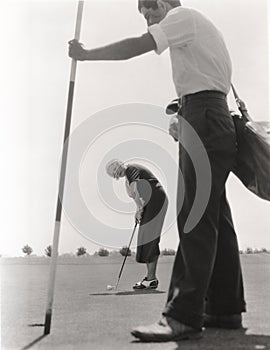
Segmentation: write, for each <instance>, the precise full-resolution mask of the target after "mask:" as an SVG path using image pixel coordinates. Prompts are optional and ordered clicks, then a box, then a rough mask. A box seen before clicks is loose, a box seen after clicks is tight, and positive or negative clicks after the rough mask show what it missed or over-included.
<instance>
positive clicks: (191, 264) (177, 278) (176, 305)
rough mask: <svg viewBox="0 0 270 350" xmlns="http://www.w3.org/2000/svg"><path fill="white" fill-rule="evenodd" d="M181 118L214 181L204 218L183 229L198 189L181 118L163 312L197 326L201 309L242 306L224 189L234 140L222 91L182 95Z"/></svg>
mask: <svg viewBox="0 0 270 350" xmlns="http://www.w3.org/2000/svg"><path fill="white" fill-rule="evenodd" d="M182 117H183V118H184V119H185V121H187V122H188V123H189V124H190V125H191V126H192V127H193V128H194V130H195V131H196V132H197V134H198V136H199V137H200V139H201V141H202V143H203V146H204V148H205V149H206V151H207V154H208V157H209V161H210V165H211V172H212V174H211V175H212V184H211V194H210V198H209V202H208V205H207V207H206V210H205V212H204V214H203V216H202V218H201V219H200V221H199V223H198V224H197V225H196V226H195V228H194V229H192V231H191V232H189V233H184V225H185V223H186V221H187V217H188V215H189V213H190V211H191V207H192V204H193V202H194V198H195V194H196V175H195V171H194V166H193V164H192V162H191V159H190V157H189V155H188V151H190V149H191V148H192V147H194V144H193V142H192V140H185V144H186V145H187V149H184V147H183V146H182V145H181V139H182V140H183V138H185V137H186V135H187V133H186V132H185V130H184V129H185V128H184V126H183V127H182V128H181V117H179V118H180V128H181V130H180V142H179V168H180V169H179V171H181V172H182V176H183V179H184V183H185V188H184V189H183V188H182V186H181V184H182V182H181V181H179V186H178V203H182V199H183V194H184V202H183V205H182V209H181V211H180V214H179V215H178V229H179V235H180V244H179V247H178V251H177V255H176V258H175V262H174V268H173V273H172V278H171V284H170V288H169V294H168V300H167V305H166V308H165V310H164V314H165V315H168V316H171V317H173V318H174V319H176V320H179V321H180V322H182V323H184V324H186V325H190V326H192V327H194V328H200V327H201V326H202V324H203V313H204V311H206V313H207V314H215V315H221V314H223V315H224V314H236V313H241V312H243V311H245V301H244V295H243V283H242V273H241V267H240V260H239V251H238V244H237V238H236V234H235V231H234V226H233V222H232V217H231V211H230V207H229V204H228V202H227V199H226V192H225V182H226V180H227V177H228V175H229V172H230V170H232V167H233V164H234V161H235V157H236V150H237V145H236V135H235V129H234V123H233V120H232V118H231V116H230V113H229V110H228V107H227V102H226V96H225V94H223V93H220V92H217V91H213V92H211V91H203V92H199V93H195V94H191V95H187V96H184V97H183V99H182ZM182 120H183V119H182ZM182 124H183V123H182ZM182 144H184V143H183V142H182ZM196 154H197V157H198V159H199V158H200V157H201V154H202V149H201V148H200V147H198V148H197V149H196ZM193 163H194V159H193ZM180 178H181V176H179V179H180ZM179 205H180V204H179ZM179 210H180V208H179Z"/></svg>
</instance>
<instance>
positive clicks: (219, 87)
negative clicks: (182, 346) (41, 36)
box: [69, 0, 245, 341]
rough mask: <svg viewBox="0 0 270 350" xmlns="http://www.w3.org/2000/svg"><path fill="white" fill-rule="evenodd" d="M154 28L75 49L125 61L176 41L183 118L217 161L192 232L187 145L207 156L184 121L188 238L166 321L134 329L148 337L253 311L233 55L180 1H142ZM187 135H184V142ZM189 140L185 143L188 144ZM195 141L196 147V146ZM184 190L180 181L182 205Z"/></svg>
mask: <svg viewBox="0 0 270 350" xmlns="http://www.w3.org/2000/svg"><path fill="white" fill-rule="evenodd" d="M138 9H139V11H140V13H141V14H142V15H143V16H144V17H145V19H146V21H147V24H148V31H147V33H145V34H143V35H142V36H141V37H137V38H129V39H125V40H122V41H119V42H116V43H113V44H111V45H108V46H104V47H101V48H97V49H93V50H86V49H84V48H83V46H82V44H80V43H78V42H77V41H74V40H73V41H71V42H70V47H69V55H70V56H71V57H73V58H74V59H77V60H82V61H83V60H89V61H91V60H124V59H129V58H132V57H135V56H138V55H141V54H144V53H146V52H149V51H152V50H155V51H156V53H158V54H161V53H162V52H163V51H164V50H166V49H167V48H169V50H170V57H171V63H172V72H173V80H174V84H175V88H176V92H177V95H178V97H179V98H181V101H182V118H184V120H185V123H186V122H188V123H189V125H191V126H192V127H193V129H194V130H195V131H196V133H197V134H198V136H199V137H200V139H201V141H202V144H203V147H204V149H205V150H206V152H207V155H208V158H209V162H210V166H211V177H212V184H211V193H210V198H209V201H208V205H207V207H206V209H205V211H204V213H203V216H202V217H201V219H200V221H199V223H198V224H197V225H196V226H195V227H194V228H193V229H192V230H191V231H190V232H188V233H185V232H184V226H185V223H186V220H187V217H188V215H189V213H190V210H191V208H192V204H193V202H194V199H195V195H196V174H195V171H194V167H193V164H192V162H191V159H190V157H189V155H188V153H187V150H189V149H190V148H192V147H193V151H195V153H196V154H197V157H198V159H199V158H200V152H201V149H200V148H196V146H195V145H193V144H192V140H189V139H188V137H187V133H185V127H184V125H185V123H182V124H183V128H182V125H181V118H179V120H180V121H179V123H180V133H179V141H181V142H179V168H180V171H181V173H182V176H183V179H184V184H185V191H184V196H185V197H184V202H183V206H182V208H178V211H179V212H180V213H179V214H178V230H179V236H180V244H179V247H178V251H177V255H176V257H175V262H174V267H173V272H172V277H171V283H170V287H169V293H168V299H167V303H166V306H165V309H164V311H163V316H162V318H161V320H160V321H159V322H157V323H154V324H152V325H149V326H141V327H138V328H136V329H134V330H133V331H132V334H133V335H134V336H135V337H137V338H139V339H141V340H142V341H171V340H180V339H191V338H193V339H194V338H199V337H200V336H201V327H202V326H205V327H222V328H240V327H241V325H242V318H241V313H242V312H244V311H245V300H244V293H243V282H242V273H241V266H240V259H239V253H238V244H237V238H236V234H235V231H234V226H233V222H232V217H231V212H230V207H229V204H228V202H227V199H226V192H225V182H226V180H227V178H228V175H229V172H230V171H231V169H232V167H233V164H234V161H235V156H236V135H235V129H234V124H233V120H232V119H231V116H230V113H229V110H228V106H227V102H226V95H227V94H228V92H229V90H230V83H231V74H232V68H231V60H230V56H229V53H228V50H227V48H226V45H225V43H224V40H223V37H222V35H221V33H220V32H219V31H218V30H217V28H216V27H215V26H214V25H213V24H212V23H211V22H210V21H209V20H208V19H207V18H206V17H204V16H203V15H202V14H201V13H199V12H198V11H195V10H193V9H189V8H184V7H182V6H181V4H180V2H179V1H178V0H139V1H138ZM183 140H184V142H182V141H183ZM181 143H182V144H184V145H185V147H183V146H182V145H181ZM194 147H195V149H194ZM182 194H183V190H182V188H181V186H180V181H179V186H178V204H179V203H181V202H182V200H181V199H182V198H180V196H182Z"/></svg>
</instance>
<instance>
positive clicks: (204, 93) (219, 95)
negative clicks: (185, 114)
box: [182, 90, 227, 104]
mask: <svg viewBox="0 0 270 350" xmlns="http://www.w3.org/2000/svg"><path fill="white" fill-rule="evenodd" d="M211 97H212V98H219V99H222V100H226V98H227V95H226V94H225V93H224V92H221V91H216V90H204V91H199V92H196V93H195V94H188V95H185V96H183V97H182V104H184V103H187V102H188V101H191V100H193V99H197V98H211Z"/></svg>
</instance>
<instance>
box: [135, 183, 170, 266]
mask: <svg viewBox="0 0 270 350" xmlns="http://www.w3.org/2000/svg"><path fill="white" fill-rule="evenodd" d="M167 208H168V199H167V196H166V193H165V192H164V190H163V188H162V187H159V188H154V189H153V192H152V195H151V199H150V201H149V203H148V204H147V205H146V206H145V208H144V211H143V215H142V220H141V223H140V228H139V232H138V240H137V254H136V261H137V262H139V263H150V262H152V261H154V260H155V258H156V257H157V256H158V255H159V254H160V250H159V241H160V235H161V230H162V226H163V222H164V218H165V215H166V212H167Z"/></svg>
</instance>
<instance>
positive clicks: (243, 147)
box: [166, 85, 270, 200]
mask: <svg viewBox="0 0 270 350" xmlns="http://www.w3.org/2000/svg"><path fill="white" fill-rule="evenodd" d="M232 90H233V93H234V97H235V100H236V103H237V106H238V109H239V111H240V115H239V114H237V113H235V112H231V115H232V118H233V121H234V125H235V130H236V136H237V156H236V162H235V165H234V168H233V169H232V172H233V173H234V174H235V175H236V176H237V177H238V178H239V179H240V181H241V182H242V183H243V184H244V185H245V187H246V188H247V189H249V190H250V191H251V192H253V193H254V194H256V195H257V196H258V197H260V198H262V199H265V200H270V122H266V121H263V122H254V121H253V120H252V119H251V117H250V115H249V114H248V111H247V108H246V106H245V104H244V102H243V101H242V100H240V98H239V96H238V95H237V93H236V90H235V88H234V86H233V85H232ZM175 113H178V114H179V115H181V101H179V99H174V100H173V101H172V102H171V103H169V105H168V106H167V108H166V114H175Z"/></svg>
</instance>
